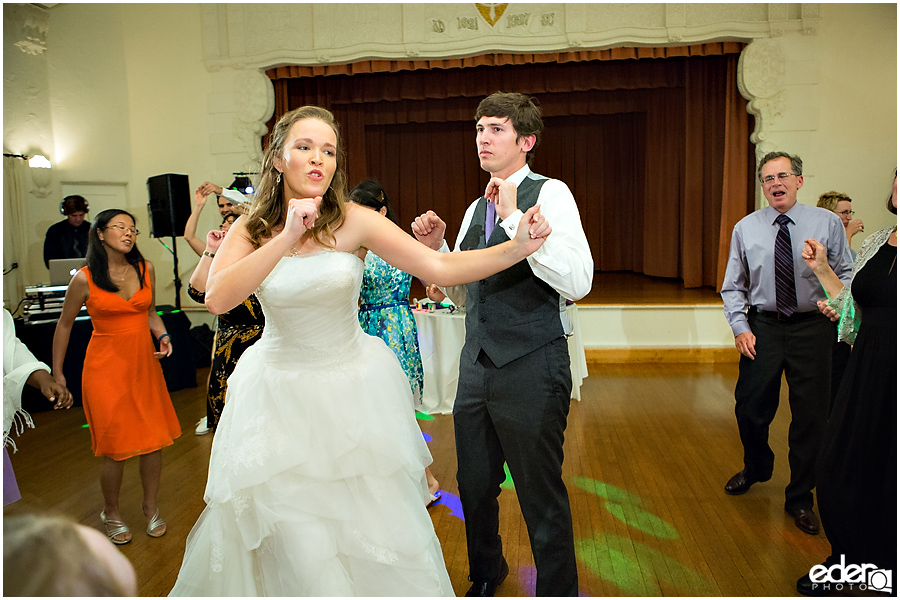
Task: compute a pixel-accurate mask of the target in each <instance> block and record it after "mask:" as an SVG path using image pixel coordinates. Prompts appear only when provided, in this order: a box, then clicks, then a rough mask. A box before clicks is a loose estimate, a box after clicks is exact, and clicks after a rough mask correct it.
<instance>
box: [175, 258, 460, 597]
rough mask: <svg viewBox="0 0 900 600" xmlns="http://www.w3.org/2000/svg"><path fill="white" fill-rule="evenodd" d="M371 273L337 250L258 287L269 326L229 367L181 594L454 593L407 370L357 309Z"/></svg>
mask: <svg viewBox="0 0 900 600" xmlns="http://www.w3.org/2000/svg"><path fill="white" fill-rule="evenodd" d="M362 274H363V262H362V261H361V260H359V258H357V257H356V256H355V255H353V254H347V253H343V252H333V251H327V250H326V251H322V252H318V253H315V254H310V255H304V256H299V257H290V258H283V259H281V261H280V262H279V263H278V265H277V266H276V267H275V268H274V269H273V270H272V272H271V273H270V274H269V276H268V277H266V279H265V280H264V281H263V283H262V284H261V285H260V286H259V289H258V291H257V292H256V294H257V298H258V299H259V302H260V304H261V305H262V307H263V311H264V313H265V317H266V327H265V331H264V332H263V335H262V338H261V339H260V340H259V341H258V342H257V343H256V344H255V345H254V346H252V347H251V348H249V349H248V350H247V351H246V352H245V353H244V355H243V356H242V357H241V359H240V361H239V362H238V364H237V367H236V368H235V370H234V373H233V374H232V376H231V377H230V378H229V380H228V393H227V396H226V401H225V409H224V410H223V412H222V417H221V420H220V421H219V426H218V430H217V431H216V434H215V440H214V441H213V446H212V455H211V457H210V465H209V480H208V483H207V486H206V494H205V500H206V504H207V506H206V508H205V509H204V510H203V513H202V514H201V515H200V518H199V519H198V520H197V523H196V525H194V528H193V529H192V530H191V533H190V535H189V536H188V539H187V549H186V551H185V556H184V561H183V563H182V566H181V571H180V572H179V574H178V580H177V581H176V583H175V587H174V588H173V589H172V592H171V594H170V595H172V596H436V595H446V596H452V595H453V587H452V586H451V584H450V578H449V577H448V575H447V569H446V567H445V566H444V559H443V555H442V553H441V547H440V543H439V542H438V539H437V536H436V535H435V533H434V527H433V525H432V522H431V518H430V516H429V515H428V511H427V509H426V508H425V500H424V499H425V498H426V497H428V486H427V484H426V482H425V473H424V467H425V465H427V464H429V463H430V462H431V454H430V453H429V451H428V447H427V446H426V445H425V441H424V440H423V438H422V433H421V431H420V430H419V428H418V425H417V424H416V420H415V415H414V413H413V411H412V409H411V407H412V398H411V392H410V388H409V382H408V381H407V379H406V375H405V374H404V372H403V369H402V368H401V367H400V363H399V362H398V361H397V358H396V356H394V353H393V352H391V350H390V349H389V348H388V347H387V345H385V343H384V342H383V341H382V340H380V339H378V338H374V337H371V336H368V335H366V334H365V333H363V331H362V329H361V328H360V326H359V321H358V320H357V314H356V313H357V298H358V295H359V289H360V282H361V280H362Z"/></svg>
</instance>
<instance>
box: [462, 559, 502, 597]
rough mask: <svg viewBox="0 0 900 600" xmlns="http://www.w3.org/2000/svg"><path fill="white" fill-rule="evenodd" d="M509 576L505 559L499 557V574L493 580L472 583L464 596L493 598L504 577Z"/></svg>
mask: <svg viewBox="0 0 900 600" xmlns="http://www.w3.org/2000/svg"><path fill="white" fill-rule="evenodd" d="M507 575H509V565H508V564H506V559H505V558H503V557H502V556H501V557H500V573H498V574H497V577H496V578H494V579H478V580H476V581H474V582H473V583H472V587H470V588H469V591H468V592H466V596H493V595H494V592H496V591H497V587H498V586H499V585H500V584H501V583H503V580H504V579H506V576H507Z"/></svg>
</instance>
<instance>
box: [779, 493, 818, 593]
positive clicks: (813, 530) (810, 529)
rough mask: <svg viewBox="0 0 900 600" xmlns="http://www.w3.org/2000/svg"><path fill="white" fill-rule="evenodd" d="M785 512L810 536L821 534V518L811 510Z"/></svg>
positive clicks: (798, 509)
mask: <svg viewBox="0 0 900 600" xmlns="http://www.w3.org/2000/svg"><path fill="white" fill-rule="evenodd" d="M785 511H786V512H787V513H788V514H789V515H791V516H792V517H794V525H796V526H797V529H799V530H800V531H802V532H803V533H808V534H809V535H818V534H819V518H818V517H817V516H816V513H814V512H813V510H812V509H811V508H794V509H792V510H788V509H785ZM798 585H799V584H798Z"/></svg>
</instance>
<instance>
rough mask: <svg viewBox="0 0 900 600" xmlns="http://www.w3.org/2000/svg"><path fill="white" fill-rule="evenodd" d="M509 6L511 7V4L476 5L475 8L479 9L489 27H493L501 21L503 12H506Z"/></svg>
mask: <svg viewBox="0 0 900 600" xmlns="http://www.w3.org/2000/svg"><path fill="white" fill-rule="evenodd" d="M507 6H509V2H491V3H478V2H476V3H475V8H477V9H478V13H479V14H480V15H481V16H482V17H484V20H485V21H487V23H488V25H490V26H491V27H493V26H494V25H496V23H497V21H499V20H500V17H502V16H503V12H504V11H505V10H506V7H507Z"/></svg>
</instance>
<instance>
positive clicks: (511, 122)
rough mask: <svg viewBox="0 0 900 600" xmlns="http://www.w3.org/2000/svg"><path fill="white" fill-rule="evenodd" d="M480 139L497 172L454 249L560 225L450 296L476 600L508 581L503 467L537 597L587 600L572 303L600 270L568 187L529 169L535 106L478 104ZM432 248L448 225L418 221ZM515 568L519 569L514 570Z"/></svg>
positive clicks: (501, 97)
mask: <svg viewBox="0 0 900 600" xmlns="http://www.w3.org/2000/svg"><path fill="white" fill-rule="evenodd" d="M475 121H476V125H475V131H476V135H475V140H476V144H477V147H478V158H479V160H480V162H481V168H482V169H484V170H485V171H487V172H488V173H490V175H491V179H490V181H489V182H488V185H487V188H486V190H485V194H484V196H482V197H481V198H479V199H478V200H476V201H475V202H473V203H472V204H471V205H470V206H469V208H468V210H467V211H466V213H465V216H464V217H463V223H462V226H461V228H460V234H459V237H458V238H457V241H456V248H455V251H464V250H473V249H477V248H484V247H487V246H493V245H496V244H499V243H502V242H503V241H505V240H508V239H510V238H511V237H513V236H515V232H516V228H517V226H518V224H519V220H520V219H521V217H522V213H523V212H524V211H526V210H528V209H529V208H530V207H532V206H534V205H535V204H537V205H539V206H540V214H542V215H543V216H544V218H545V219H546V220H547V222H548V223H549V224H550V226H551V227H552V233H551V235H550V236H549V237H548V238H547V241H546V242H545V243H544V245H543V246H542V247H541V248H540V249H539V250H538V251H537V252H535V253H534V254H533V255H532V256H530V257H528V258H527V259H525V260H523V261H522V262H520V263H518V264H516V265H513V266H512V267H510V268H509V269H506V270H505V271H501V272H500V273H497V274H496V275H493V276H491V277H488V278H486V279H482V280H481V281H476V282H473V283H469V284H467V285H463V286H457V287H454V288H446V289H444V290H443V291H444V292H445V293H446V294H447V295H448V296H449V297H450V299H451V300H453V301H454V302H455V303H456V304H457V305H464V306H465V307H466V342H465V345H464V346H463V349H462V355H461V357H460V367H459V388H458V389H457V392H456V401H455V403H454V407H453V422H454V428H455V431H456V453H457V459H458V463H459V472H458V474H457V481H458V483H459V495H460V499H461V500H462V505H463V513H464V514H465V523H466V543H467V546H468V554H469V579H470V580H471V581H472V587H471V588H470V589H469V591H468V592H467V593H466V596H493V595H494V592H495V590H496V589H497V586H498V585H500V584H501V583H502V582H503V580H504V579H505V578H506V576H507V575H508V574H509V565H508V564H507V563H506V559H505V558H504V557H503V546H502V543H501V540H500V535H499V504H498V502H497V497H498V496H499V495H500V484H501V483H503V481H504V479H505V474H504V471H503V463H504V462H506V464H507V465H508V466H509V471H510V474H511V475H512V479H513V483H514V485H515V488H516V494H517V495H518V499H519V504H520V506H521V507H522V514H523V516H524V517H525V524H526V525H527V527H528V536H529V539H530V540H531V549H532V553H533V555H534V562H535V565H536V567H537V589H536V593H537V595H538V596H577V595H578V574H577V570H576V566H575V548H574V541H573V534H572V514H571V510H570V508H569V496H568V493H567V491H566V486H565V483H564V482H563V479H562V463H563V440H564V432H565V429H566V417H567V416H568V414H569V399H570V394H571V391H572V378H571V372H570V369H569V351H568V346H567V343H566V336H567V335H569V334H571V333H572V326H571V324H570V323H569V319H568V316H567V314H566V299H567V298H568V299H570V300H578V299H580V298H582V297H584V296H585V295H586V294H587V293H588V292H589V291H590V289H591V283H592V280H593V274H594V263H593V260H592V258H591V252H590V248H589V247H588V243H587V238H586V237H585V235H584V230H583V229H582V226H581V218H580V216H579V214H578V207H577V206H576V204H575V199H574V197H573V196H572V193H571V192H570V191H569V188H568V187H567V186H566V184H564V183H563V182H561V181H559V180H556V179H548V178H546V177H543V176H541V175H537V174H535V173H533V172H532V171H531V169H530V168H529V166H528V165H529V164H530V163H531V159H532V157H533V156H534V149H535V147H536V146H537V145H538V142H540V139H541V131H542V129H543V121H542V120H541V112H540V108H538V107H537V105H536V104H535V102H534V100H533V99H531V98H528V97H527V96H523V95H522V94H504V93H496V94H492V95H490V96H488V97H487V98H485V99H484V100H482V101H481V103H480V104H479V105H478V110H477V111H476V113H475ZM412 227H413V232H414V233H415V234H416V237H417V238H418V239H419V241H421V242H422V243H424V244H426V245H428V246H430V247H431V248H433V249H435V250H442V251H448V250H449V248H448V247H447V244H446V242H445V241H444V231H445V230H446V225H445V224H444V222H443V221H442V220H441V219H440V218H439V217H438V216H437V215H436V214H434V213H433V212H431V211H429V212H427V213H425V214H423V215H421V216H419V217H417V218H416V220H415V222H414V223H413V225H412ZM514 566H515V565H514Z"/></svg>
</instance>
